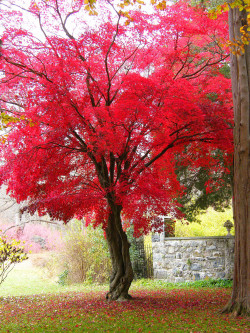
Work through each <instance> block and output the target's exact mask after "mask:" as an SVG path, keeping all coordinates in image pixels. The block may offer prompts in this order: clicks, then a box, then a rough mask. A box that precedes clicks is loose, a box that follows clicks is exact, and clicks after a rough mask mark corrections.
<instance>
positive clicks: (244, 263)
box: [222, 8, 250, 316]
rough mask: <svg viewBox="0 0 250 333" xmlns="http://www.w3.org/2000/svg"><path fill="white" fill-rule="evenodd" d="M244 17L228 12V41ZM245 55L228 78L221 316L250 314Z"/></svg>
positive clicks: (249, 75) (249, 50) (249, 62)
mask: <svg viewBox="0 0 250 333" xmlns="http://www.w3.org/2000/svg"><path fill="white" fill-rule="evenodd" d="M246 18H247V13H246V12H245V11H241V12H240V11H239V9H238V8H234V9H231V10H230V13H229V30H230V40H231V41H232V42H233V41H235V40H239V39H240V28H241V27H242V26H244V25H245V24H246V22H247V21H246ZM244 48H245V52H244V53H241V54H236V53H235V52H232V54H231V75H232V90H233V103H234V119H235V128H234V190H233V208H234V224H235V259H234V280H233V292H232V296H231V299H230V301H229V303H228V304H227V305H226V307H225V308H224V309H223V310H222V312H226V313H233V314H234V315H236V316H237V315H242V314H247V315H249V314H250V247H249V239H250V212H249V209H250V195H249V192H250V180H249V179H250V149H249V143H250V142H249V138H250V135H249V129H250V117H249V114H250V104H249V102H250V91H249V87H250V46H249V45H245V46H244Z"/></svg>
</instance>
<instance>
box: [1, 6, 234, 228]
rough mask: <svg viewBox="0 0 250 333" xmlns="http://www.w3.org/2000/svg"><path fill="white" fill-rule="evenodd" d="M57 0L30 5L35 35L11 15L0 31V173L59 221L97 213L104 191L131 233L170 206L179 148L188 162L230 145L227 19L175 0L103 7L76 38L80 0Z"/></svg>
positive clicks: (102, 208) (100, 219)
mask: <svg viewBox="0 0 250 333" xmlns="http://www.w3.org/2000/svg"><path fill="white" fill-rule="evenodd" d="M55 3H57V4H59V6H57V7H56V6H55ZM65 3H66V1H55V0H49V1H46V2H42V1H41V3H40V1H36V4H37V6H35V7H34V5H33V7H30V8H29V12H30V13H31V12H33V16H34V17H35V18H37V20H39V22H40V28H41V32H42V33H43V37H42V38H40V39H38V38H37V36H36V32H34V33H33V31H27V30H24V29H23V28H22V29H21V28H19V27H16V28H15V27H13V26H12V27H11V26H10V27H9V28H8V29H6V31H5V32H4V35H3V37H2V42H3V49H2V57H1V65H0V67H1V71H2V75H1V83H0V84H1V99H0V107H1V110H2V111H3V112H5V113H8V114H10V115H12V116H14V117H16V118H17V119H16V121H15V122H12V123H9V129H10V130H9V132H8V137H7V141H6V140H3V142H2V143H1V159H2V161H3V164H2V166H1V169H0V183H1V184H3V183H5V184H7V185H8V191H9V193H10V194H11V195H12V196H14V197H15V198H16V199H17V201H18V202H20V201H26V202H27V209H28V210H29V211H30V212H31V213H33V212H34V211H38V212H39V214H41V215H43V214H46V213H48V214H49V215H50V216H51V217H52V218H55V219H62V220H64V221H65V222H67V221H68V220H70V219H71V218H73V217H74V216H77V217H78V218H81V217H83V216H86V215H88V216H94V217H95V223H96V224H105V217H106V215H107V212H108V209H109V208H108V205H109V200H107V199H108V198H111V197H112V200H114V201H115V203H116V204H119V205H121V206H122V213H123V214H124V216H126V217H127V218H128V219H129V220H130V221H133V223H134V228H135V233H136V234H139V233H140V232H146V231H148V230H149V229H150V228H151V227H152V226H153V225H154V220H155V222H156V221H157V219H155V216H158V215H160V214H165V215H166V214H167V213H169V212H170V211H172V212H178V209H176V208H177V206H178V205H177V203H176V202H175V198H176V196H177V194H178V195H180V194H181V193H182V191H184V190H185V189H183V188H182V187H181V186H180V184H179V183H178V181H177V179H176V176H175V173H174V166H175V156H176V155H178V154H183V152H184V147H186V146H187V145H188V147H189V152H192V153H193V156H196V160H195V161H190V163H195V165H196V166H199V165H201V164H202V165H205V164H207V165H209V159H210V153H211V151H213V150H214V149H217V148H220V149H222V150H223V152H224V153H225V156H227V155H228V154H229V153H230V152H231V150H232V130H231V128H230V125H232V105H231V93H230V80H229V79H227V78H225V77H224V76H223V75H222V74H221V68H222V67H223V64H224V62H225V59H226V58H227V54H226V51H225V50H224V49H223V47H222V43H223V38H224V36H225V37H226V33H227V26H226V20H225V19H224V17H223V16H221V17H220V18H219V19H218V20H217V21H216V22H215V21H212V20H210V19H209V18H208V16H207V14H206V13H205V12H204V11H202V10H199V9H196V8H192V7H189V6H188V5H186V4H185V3H178V4H177V5H173V6H171V7H169V8H167V9H166V10H165V11H164V12H162V13H155V14H151V15H150V16H149V15H147V14H142V13H139V12H132V13H131V14H130V20H131V23H130V24H129V25H127V24H125V22H126V20H127V19H125V18H124V17H123V15H122V14H121V13H117V16H116V17H115V18H114V17H112V18H111V16H110V15H111V14H110V13H108V12H107V15H106V18H107V21H103V23H102V24H100V25H99V26H98V28H96V29H95V30H91V29H87V28H86V27H83V29H82V30H81V26H78V28H77V33H76V35H77V36H76V37H74V34H73V32H71V31H70V27H68V26H67V20H66V18H67V17H68V18H69V17H71V16H74V15H76V16H77V15H78V12H79V11H80V9H81V6H82V2H80V1H79V2H76V3H75V5H77V4H78V6H79V8H77V10H76V9H74V8H70V6H69V5H68V7H66V6H64V5H65ZM39 4H40V5H39ZM42 4H43V5H42ZM49 5H50V7H49ZM53 8H54V9H53ZM74 10H75V14H74ZM52 12H53V13H54V16H53V21H51V17H52V16H51V17H50V19H47V21H46V20H45V17H46V18H48V16H49V13H50V14H51V13H52ZM70 13H71V14H70ZM14 14H15V13H13V12H12V13H11V15H14ZM2 15H5V17H6V15H7V14H6V12H4V11H2ZM103 16H104V15H103ZM11 20H12V22H13V17H12V18H11ZM219 20H220V21H219ZM46 22H47V23H46ZM112 22H114V23H112ZM17 25H18V24H17ZM55 27H57V29H59V27H60V29H61V30H58V33H57V34H56V33H54V29H55ZM62 33H64V34H66V35H65V37H59V36H60V35H62Z"/></svg>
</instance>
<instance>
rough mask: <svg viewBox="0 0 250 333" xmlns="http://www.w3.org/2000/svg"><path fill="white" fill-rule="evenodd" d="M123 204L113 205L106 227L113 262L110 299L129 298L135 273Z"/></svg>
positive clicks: (108, 297)
mask: <svg viewBox="0 0 250 333" xmlns="http://www.w3.org/2000/svg"><path fill="white" fill-rule="evenodd" d="M120 214H121V206H118V205H112V209H111V211H110V214H109V217H108V225H107V228H106V236H107V242H108V246H109V252H110V257H111V263H112V273H111V276H110V288H109V292H108V293H107V295H106V298H107V299H108V300H120V301H121V300H128V299H131V296H130V295H129V294H128V290H129V288H130V285H131V282H132V281H133V278H134V274H133V269H132V265H131V261H130V255H129V247H130V244H129V242H128V239H127V235H126V233H125V232H124V231H123V229H122V223H121V215H120Z"/></svg>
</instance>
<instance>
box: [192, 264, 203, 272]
mask: <svg viewBox="0 0 250 333" xmlns="http://www.w3.org/2000/svg"><path fill="white" fill-rule="evenodd" d="M190 269H191V271H200V270H201V265H200V264H191V266H190Z"/></svg>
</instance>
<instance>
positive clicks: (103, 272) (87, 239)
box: [54, 221, 111, 285]
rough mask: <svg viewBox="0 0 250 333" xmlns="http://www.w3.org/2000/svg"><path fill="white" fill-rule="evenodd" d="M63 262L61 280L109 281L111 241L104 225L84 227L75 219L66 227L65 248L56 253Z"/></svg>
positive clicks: (70, 281) (69, 282) (59, 281)
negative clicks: (105, 233) (102, 227)
mask: <svg viewBox="0 0 250 333" xmlns="http://www.w3.org/2000/svg"><path fill="white" fill-rule="evenodd" d="M55 260H56V261H57V262H60V263H61V267H60V274H59V276H58V281H57V282H58V283H60V284H63V285H65V284H66V283H68V284H71V283H82V282H87V283H105V282H107V281H108V278H109V273H110V271H111V264H110V259H109V251H108V246H107V242H106V240H105V238H104V236H103V230H102V229H101V228H96V229H93V228H92V227H88V228H83V226H82V223H81V222H79V221H75V222H73V223H71V224H70V225H69V226H67V227H66V232H65V236H64V245H63V249H62V251H61V252H60V253H59V254H57V255H54V261H55Z"/></svg>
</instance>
